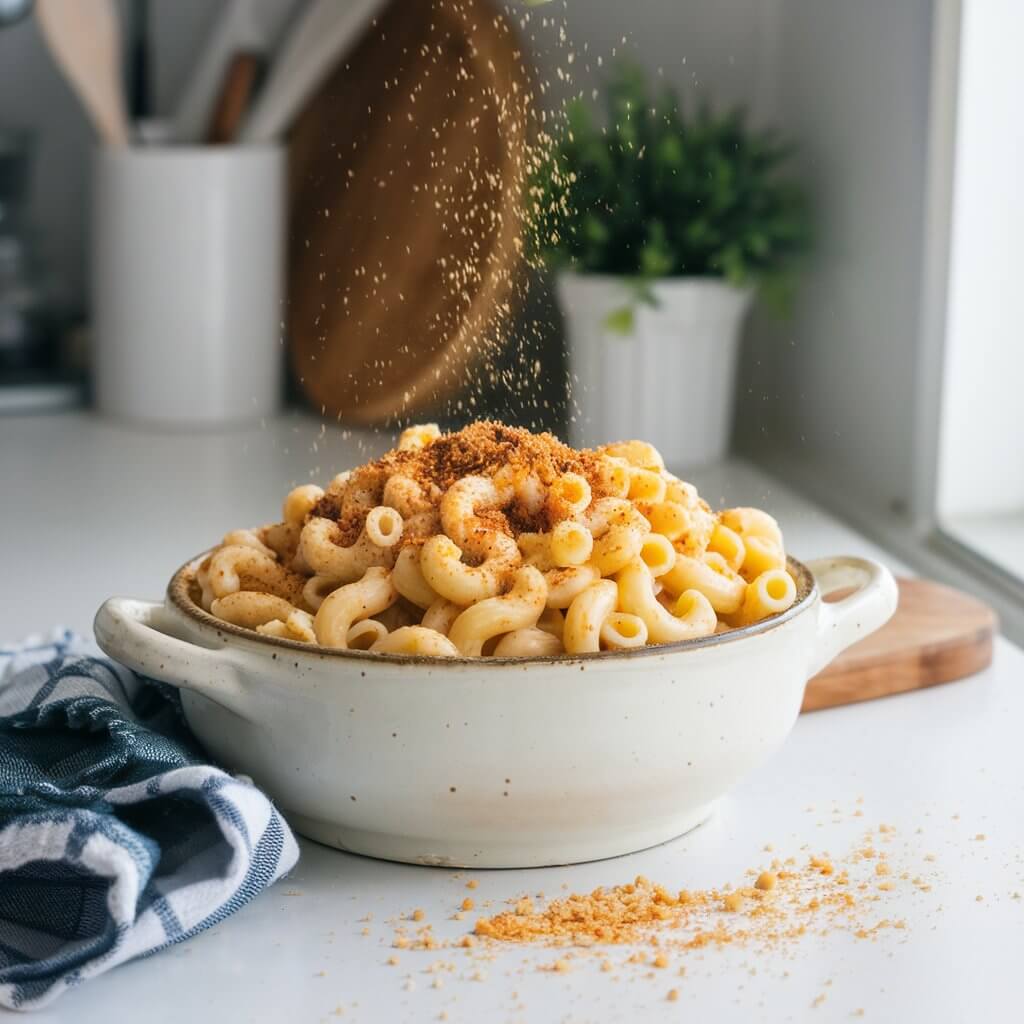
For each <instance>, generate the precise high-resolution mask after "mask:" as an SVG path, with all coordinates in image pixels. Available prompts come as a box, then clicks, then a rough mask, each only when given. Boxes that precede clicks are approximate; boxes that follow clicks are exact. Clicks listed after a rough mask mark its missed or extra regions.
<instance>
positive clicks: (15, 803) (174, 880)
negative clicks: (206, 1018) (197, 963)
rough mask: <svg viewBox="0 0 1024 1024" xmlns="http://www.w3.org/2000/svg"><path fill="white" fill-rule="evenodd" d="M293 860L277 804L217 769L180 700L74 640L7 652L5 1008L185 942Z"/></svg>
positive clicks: (1, 816) (0, 802) (66, 637)
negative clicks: (186, 718) (190, 727)
mask: <svg viewBox="0 0 1024 1024" xmlns="http://www.w3.org/2000/svg"><path fill="white" fill-rule="evenodd" d="M297 859H298V847H297V846H296V843H295V839H294V837H293V836H292V834H291V832H290V831H289V829H288V826H287V825H286V824H285V822H284V820H283V819H282V818H281V816H280V815H279V814H278V812H277V811H276V810H275V808H274V806H273V805H272V804H271V803H270V801H269V800H268V799H267V797H266V796H264V795H263V794H262V793H261V792H260V791H259V790H258V789H256V788H255V787H253V786H252V784H251V783H250V782H249V781H248V780H245V779H240V778H235V777H233V776H231V775H229V774H227V773H226V772H223V771H221V770H220V769H219V768H214V767H211V766H210V764H209V763H208V761H207V759H206V758H205V757H204V755H203V753H202V751H201V750H200V749H199V748H198V746H197V744H196V741H195V740H194V738H193V737H192V736H191V734H190V733H189V731H188V728H187V727H186V725H185V722H184V719H183V718H182V717H181V712H180V707H179V705H178V702H177V699H176V694H175V693H174V691H171V690H169V689H167V688H165V687H163V686H161V685H160V684H155V683H153V682H152V681H150V680H146V679H142V678H140V677H139V676H136V675H135V674H134V673H132V672H130V671H129V670H128V669H126V668H124V667H123V666H121V665H118V664H116V663H115V662H112V661H110V660H109V659H107V658H105V657H103V656H102V655H101V654H100V652H99V650H98V649H97V648H96V647H95V646H94V645H93V644H92V643H91V642H88V641H85V640H83V639H81V638H80V637H76V636H74V635H72V634H70V633H65V632H60V633H58V634H56V635H54V636H52V637H49V638H45V639H37V640H35V641H29V642H28V643H25V644H22V645H19V646H17V647H15V648H0V1005H2V1006H6V1007H11V1008H15V1009H30V1008H35V1007H39V1006H42V1005H44V1004H46V1003H48V1002H50V1001H51V1000H53V999H55V998H56V997H57V996H58V995H60V994H61V993H62V992H64V991H65V990H66V989H68V988H71V987H73V986H75V985H79V984H81V983H82V982H83V981H86V980H87V979H89V978H92V977H95V976H96V975H98V974H102V973H103V972H104V971H107V970H109V969H110V968H111V967H115V966H116V965H117V964H121V963H124V962H125V961H126V960H131V959H134V958H135V957H140V956H146V955H147V954H150V953H155V952H156V951H157V950H159V949H162V948H163V947H165V946H168V945H171V944H172V943H175V942H181V941H182V940H183V939H187V938H189V937H191V936H192V935H195V934H196V933H198V932H200V931H202V930H203V929H205V928H209V927H211V926H212V925H214V924H217V922H219V921H222V920H223V919H224V918H225V917H227V916H228V915H229V914H231V913H233V912H234V911H235V910H237V909H238V908H239V907H241V906H242V905H243V904H245V903H246V902H248V901H249V900H250V899H252V897H253V896H255V895H256V894H257V893H259V892H260V891H261V890H262V889H264V888H266V887H267V886H268V885H270V884H271V883H273V882H275V881H276V880H277V879H278V878H280V877H281V876H282V875H283V874H285V872H287V871H289V870H290V869H291V868H292V866H293V865H294V864H295V862H296V860H297Z"/></svg>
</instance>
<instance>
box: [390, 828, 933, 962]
mask: <svg viewBox="0 0 1024 1024" xmlns="http://www.w3.org/2000/svg"><path fill="white" fill-rule="evenodd" d="M894 831H895V830H893V829H892V828H891V826H887V825H882V826H880V827H879V829H878V830H877V833H874V832H871V831H869V832H867V833H865V835H864V838H863V839H862V841H861V842H859V843H858V844H856V846H855V847H854V848H853V849H851V850H850V851H849V852H848V853H847V854H846V855H845V856H844V857H842V858H833V857H832V856H830V855H829V854H828V853H824V852H823V853H812V852H810V851H809V850H806V849H805V850H804V851H803V853H802V854H801V855H800V856H799V857H797V856H789V857H786V858H785V859H781V858H779V857H775V858H772V860H771V861H770V864H769V865H767V866H762V867H759V868H755V869H751V870H749V871H748V872H747V878H746V880H745V882H744V884H742V885H738V886H735V887H732V886H725V887H723V888H720V889H719V888H708V889H673V888H670V887H668V886H665V885H660V884H658V883H657V882H653V881H651V880H650V879H648V878H646V877H645V876H643V875H639V876H637V877H636V878H635V879H634V880H633V881H632V882H628V883H625V884H622V885H616V886H610V887H604V886H601V887H598V888H596V889H594V890H593V891H591V892H589V893H574V894H570V895H566V896H563V897H560V898H556V899H551V900H549V901H546V902H543V901H544V894H543V893H538V894H536V896H528V895H522V896H519V897H517V898H515V899H512V900H510V901H509V903H508V909H507V910H503V911H501V912H500V913H496V914H493V915H492V916H489V917H481V918H480V919H479V920H477V921H476V923H475V926H474V927H473V930H472V932H471V933H469V934H462V935H461V936H459V937H453V938H450V939H446V938H441V937H440V936H438V935H436V934H435V933H434V930H433V928H432V926H431V925H430V924H429V923H426V924H424V923H422V918H421V917H417V916H416V914H415V913H413V914H412V915H411V917H410V918H409V920H411V921H412V922H415V923H416V924H418V925H419V927H417V928H415V930H414V931H413V932H412V933H410V932H409V931H408V930H407V928H406V926H405V923H404V922H403V923H400V924H399V925H398V928H397V930H396V932H395V937H394V940H393V942H392V945H393V946H394V947H395V948H397V949H405V950H437V949H443V948H448V949H451V948H453V947H455V948H462V949H464V950H467V951H471V952H472V953H473V955H475V956H478V957H479V956H483V957H484V958H488V957H491V956H493V955H495V954H496V953H497V952H499V951H500V950H501V949H502V947H505V946H508V945H515V944H534V945H542V946H547V947H550V948H554V949H558V950H559V951H560V952H559V955H558V959H557V960H556V961H555V962H553V963H552V964H548V965H547V967H546V968H545V969H548V970H551V971H555V972H556V973H561V972H563V971H566V970H569V969H571V967H572V966H573V965H574V964H575V963H576V962H578V960H579V958H581V957H586V956H587V955H588V954H596V955H597V956H598V958H599V959H600V960H601V961H602V964H601V966H602V970H607V969H611V961H610V960H609V959H607V958H608V955H609V953H608V950H609V947H614V946H630V947H633V948H632V949H631V950H630V951H629V956H628V958H627V960H626V961H625V962H626V963H628V964H638V965H643V966H644V969H645V970H646V969H649V968H660V967H666V966H668V965H669V962H670V958H671V956H672V955H673V954H676V955H679V956H682V955H685V954H686V953H688V952H690V951H693V950H701V949H705V948H708V947H726V946H734V947H738V948H742V949H747V950H751V951H753V952H768V951H771V950H776V951H780V950H784V949H786V948H787V947H789V946H793V947H794V948H795V945H796V943H798V942H799V941H800V940H801V939H803V938H804V937H805V936H811V935H817V936H824V935H828V934H830V933H844V934H847V935H850V936H852V937H853V938H856V939H875V938H877V937H878V936H879V934H880V933H881V932H884V931H889V930H893V931H902V930H904V929H905V928H906V923H905V921H904V920H903V919H901V918H899V917H896V916H894V915H891V914H887V913H886V911H885V907H886V904H887V903H889V902H891V901H892V899H893V898H894V896H895V895H897V894H898V893H899V892H901V891H903V892H906V891H916V892H918V893H927V892H929V891H930V890H931V883H930V882H929V881H926V880H925V879H924V878H922V877H921V876H920V875H919V874H916V873H914V872H911V871H908V870H904V869H902V868H899V867H897V866H896V865H895V864H894V863H893V861H892V860H891V858H890V857H889V852H888V850H887V849H885V846H887V845H888V844H889V843H890V841H891V839H892V838H893V834H894ZM473 909H474V901H473V900H472V899H471V898H469V897H466V898H465V899H464V900H463V901H462V903H461V904H460V906H459V908H458V910H457V911H456V913H455V914H454V915H453V916H454V919H455V920H463V919H464V918H465V916H466V912H467V911H471V910H473Z"/></svg>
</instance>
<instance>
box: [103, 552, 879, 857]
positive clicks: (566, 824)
mask: <svg viewBox="0 0 1024 1024" xmlns="http://www.w3.org/2000/svg"><path fill="white" fill-rule="evenodd" d="M198 562H199V559H196V560H195V561H193V562H192V563H190V564H189V565H187V566H185V567H184V568H183V569H182V570H180V571H179V572H178V574H177V575H176V576H175V578H174V579H173V580H172V582H171V585H170V587H169V588H168V594H167V599H166V601H165V603H164V604H157V603H154V602H148V601H135V600H128V599H123V598H113V599H111V600H110V601H108V602H107V603H106V604H104V606H103V607H102V608H101V609H100V611H99V613H98V615H97V616H96V624H95V628H96V638H97V640H98V641H99V644H100V646H101V647H102V648H103V649H104V650H105V651H106V652H107V653H108V654H109V655H110V656H111V657H113V658H116V659H117V660H118V661H121V662H123V663H124V664H126V665H128V666H130V667H131V668H133V669H135V670H136V671H138V672H142V673H145V674H146V675H149V676H153V677H155V678H157V679H162V680H165V681H167V682H169V683H171V684H172V685H174V686H177V687H180V688H181V696H182V702H183V705H184V709H185V714H186V716H187V717H188V721H189V725H190V726H191V727H192V729H193V731H194V732H195V733H196V735H197V736H198V737H199V739H200V740H201V741H202V743H203V745H204V746H205V747H206V748H207V749H208V750H209V751H210V752H211V754H213V755H215V756H216V757H217V758H218V759H219V760H220V761H221V763H223V764H224V765H226V766H227V767H228V768H230V769H232V770H235V771H241V772H244V773H245V774H247V775H250V776H251V777H252V778H253V779H254V780H255V781H256V783H257V784H258V785H260V786H262V787H263V788H265V789H266V790H267V792H269V793H270V795H271V796H272V797H273V798H274V800H275V801H276V802H277V803H278V805H279V806H280V807H281V809H282V811H283V812H284V814H285V816H286V817H287V819H288V820H289V822H291V824H292V825H293V826H294V827H295V829H296V830H297V831H299V832H301V833H302V834H303V835H306V836H309V837H311V838H313V839H316V840H319V841H320V842H323V843H327V844H328V845H330V846H336V847H338V848H339V849H342V850H351V851H354V852H356V853H364V854H369V855H371V856H374V857H384V858H387V859H389V860H400V861H410V862H413V863H420V864H444V865H466V866H473V867H533V866H538V865H545V864H566V863H571V862H574V861H583V860H596V859H599V858H602V857H611V856H616V855H618V854H624V853H629V852H631V851H634V850H639V849H643V848H645V847H648V846H652V845H654V844H655V843H660V842H664V841H665V840H667V839H671V838H673V837H674V836H677V835H680V834H681V833H683V832H686V831H688V830H689V829H691V828H693V827H694V826H695V825H698V824H700V823H701V822H702V821H704V819H705V818H707V817H708V815H709V814H710V813H711V811H712V809H713V807H714V804H715V801H716V800H717V799H718V798H719V797H721V796H722V794H723V793H725V792H726V791H727V790H728V789H729V788H730V787H731V786H732V785H733V784H734V783H735V782H736V781H737V780H738V779H740V778H741V777H742V776H743V775H745V774H747V773H748V772H750V771H752V770H753V769H755V768H757V767H758V766H759V765H760V764H761V763H762V762H763V761H764V760H765V758H767V757H768V756H769V755H770V754H771V753H772V752H773V751H775V750H776V749H777V748H778V747H780V746H781V745H782V743H783V741H784V740H785V738H786V736H787V734H788V733H789V731H790V729H791V728H792V726H793V723H794V721H795V720H796V716H797V714H798V712H799V710H800V704H801V700H802V698H803V692H804V684H805V683H806V681H807V679H808V678H809V677H810V676H811V675H813V674H814V673H816V672H817V671H819V670H820V669H821V668H823V667H824V666H825V665H826V664H827V663H828V662H829V661H831V660H832V658H834V657H835V656H836V655H837V654H838V653H839V652H840V651H841V650H842V649H843V648H844V647H847V646H849V645H850V644H851V643H853V642H854V641H856V640H858V639H860V638H861V637H863V636H866V635H867V634H868V633H870V632H872V631H873V630H875V629H877V628H878V627H879V626H880V625H881V624H882V623H883V622H885V621H886V620H887V619H888V618H889V616H890V615H891V614H892V612H893V610H894V608H895V606H896V584H895V582H894V581H893V578H892V576H891V575H890V573H889V572H888V570H886V569H884V568H883V567H882V566H880V565H878V564H876V563H874V562H868V561H865V560H863V559H856V558H838V559H829V560H823V561H821V562H816V563H813V564H812V565H811V566H810V567H809V568H804V567H803V566H801V565H800V564H799V563H798V562H795V561H791V563H790V568H791V571H792V572H793V573H794V576H795V578H796V580H797V581H798V587H799V594H800V597H799V600H798V602H797V604H796V605H794V607H793V608H791V609H790V610H789V611H788V612H786V613H784V614H783V615H781V616H778V617H777V618H775V619H771V620H768V621H766V622H763V623H759V624H757V625H755V626H751V627H748V628H746V629H742V630H736V631H735V632H733V633H726V634H719V635H716V636H711V637H706V638H704V639H702V640H696V641H689V642H687V643H682V644H669V645H665V646H662V647H650V648H645V649H641V650H639V651H620V652H614V653H606V654H594V655H584V656H575V657H571V656H566V657H561V658H547V659H542V658H520V659H486V660H481V659H451V660H443V659H428V658H402V657H396V656H394V655H372V654H366V653H363V652H358V651H332V650H324V649H322V648H311V647H309V646H308V645H303V644H298V643H293V642H290V641H283V640H275V639H272V638H269V637H261V636H260V635H259V634H257V633H253V632H250V631H249V630H244V629H240V628H238V627H236V626H231V625H229V624H227V623H225V622H222V621H220V620H219V619H215V618H212V617H211V616H209V615H207V614H206V613H205V612H204V611H203V610H202V609H201V608H200V607H199V606H198V605H197V604H196V602H195V585H194V568H195V566H196V565H197V564H198ZM847 585H852V586H855V587H858V588H859V589H857V590H856V591H855V592H854V593H853V594H852V595H851V596H849V597H847V598H845V599H844V600H842V601H840V602H837V603H830V604H824V603H822V601H821V600H820V594H821V592H826V593H827V592H829V591H831V590H834V589H837V588H839V587H843V586H847Z"/></svg>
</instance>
